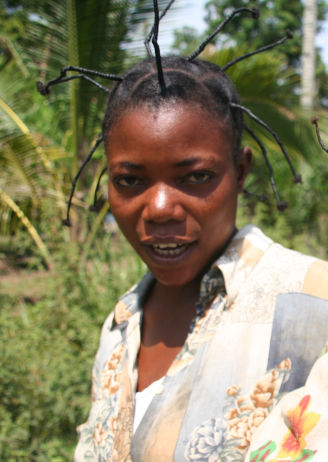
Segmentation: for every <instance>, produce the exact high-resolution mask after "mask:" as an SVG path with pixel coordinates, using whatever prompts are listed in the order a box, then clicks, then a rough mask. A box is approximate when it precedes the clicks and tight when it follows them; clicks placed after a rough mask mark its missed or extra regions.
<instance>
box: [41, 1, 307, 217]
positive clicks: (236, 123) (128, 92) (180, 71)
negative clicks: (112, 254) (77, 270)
mask: <svg viewBox="0 0 328 462" xmlns="http://www.w3.org/2000/svg"><path fill="white" fill-rule="evenodd" d="M173 3H174V0H171V1H170V2H169V3H168V5H167V7H166V8H165V9H164V10H163V12H162V13H161V14H160V13H159V9H158V3H157V0H153V5H154V25H153V27H152V28H151V31H150V33H149V35H148V36H147V37H146V40H145V46H146V49H147V52H148V55H149V57H148V58H147V59H146V60H144V61H142V62H141V63H139V64H137V65H135V66H134V67H132V68H131V69H130V70H129V71H128V72H127V73H126V74H125V75H123V76H119V75H114V74H105V73H102V72H98V71H95V70H91V69H85V68H81V67H74V66H67V67H65V68H63V69H62V70H61V72H60V75H59V76H58V77H57V78H56V79H54V80H51V81H50V82H48V83H47V84H43V83H42V82H37V89H38V91H39V92H40V93H41V94H42V95H47V94H49V92H50V87H51V86H53V85H57V84H59V83H63V82H67V81H69V80H73V79H78V78H80V79H84V80H87V81H88V82H90V83H92V84H93V85H95V86H97V87H98V88H100V89H101V90H103V91H104V92H106V93H108V94H109V97H108V103H107V110H106V114H105V118H104V121H103V128H102V133H101V134H100V135H99V136H98V138H97V140H96V143H95V145H94V146H93V147H92V149H91V151H90V153H89V154H88V156H87V157H86V158H85V160H84V162H83V163H82V165H81V167H80V169H79V171H78V172H77V174H76V176H75V178H74V179H73V182H72V189H71V194H70V197H69V200H68V207H67V217H66V219H65V220H63V224H65V225H67V226H69V225H70V219H69V211H70V207H71V203H72V198H73V195H74V191H75V187H76V183H77V181H78V179H79V176H80V175H81V173H82V171H83V169H84V168H85V166H86V165H87V163H88V162H89V161H90V160H91V158H92V155H93V154H94V152H95V150H96V149H97V147H98V146H99V145H100V144H101V143H102V142H104V141H105V144H106V145H107V141H108V135H109V133H110V130H111V128H112V126H113V125H114V124H115V122H116V121H117V119H118V117H119V116H120V115H122V113H123V112H124V111H126V110H127V109H132V108H136V107H141V106H143V107H144V106H148V107H151V108H159V107H160V106H161V105H163V104H164V103H167V102H169V103H172V104H181V103H188V104H189V103H196V104H197V105H198V106H200V107H201V108H202V109H203V110H205V111H206V112H208V113H210V114H211V115H214V116H216V118H217V119H219V120H220V122H222V123H224V125H225V127H227V128H228V129H229V130H230V135H231V143H232V147H233V153H234V160H235V162H236V163H238V154H239V153H240V146H241V138H242V132H243V129H245V130H246V131H247V132H248V133H249V134H250V135H251V136H252V137H253V139H254V140H255V142H256V143H257V145H258V146H259V148H260V150H261V152H262V154H263V157H264V159H265V162H266V164H267V167H268V170H269V178H270V182H271V185H272V189H273V192H274V194H275V197H276V201H277V208H278V210H284V209H285V208H286V207H287V205H288V204H287V202H284V201H282V200H281V199H280V196H279V193H278V190H277V187H276V183H275V180H274V171H273V168H272V165H271V163H270V161H269V158H268V155H267V152H266V148H265V146H264V144H263V143H262V141H261V140H260V138H259V137H258V136H257V135H256V133H255V132H254V131H253V130H252V129H251V128H250V127H249V126H248V125H247V124H246V123H245V122H244V120H243V115H244V114H246V115H247V116H248V117H250V118H251V119H253V120H254V121H255V122H257V123H258V124H259V125H261V126H262V127H264V128H265V129H266V130H267V131H268V132H269V133H270V134H271V135H272V136H273V138H274V139H275V141H276V142H277V144H278V145H279V147H280V149H281V151H282V154H283V156H284V157H285V159H286V161H287V162H288V164H289V166H290V169H291V172H292V174H293V176H294V182H295V183H300V182H301V181H302V180H301V177H300V175H298V174H296V172H295V169H294V167H293V164H292V162H291V160H290V158H289V156H288V154H287V152H286V150H285V147H284V145H283V143H282V141H281V140H280V138H279V136H278V135H277V134H276V133H275V132H274V131H273V130H272V129H271V128H270V127H269V126H268V125H267V124H266V123H265V122H264V121H262V120H261V119H259V118H258V117H257V116H256V115H255V114H253V113H252V112H251V111H250V110H249V109H247V108H246V107H244V106H242V105H241V103H240V100H239V96H238V93H237V90H236V88H235V86H234V84H233V83H232V81H231V80H230V79H229V77H227V75H226V74H225V71H226V70H227V69H228V68H229V67H231V66H232V65H234V64H236V63H238V62H240V61H242V60H243V59H246V58H249V57H250V56H253V55H255V54H257V53H261V52H264V51H267V50H269V49H271V48H274V47H275V46H277V45H279V44H281V43H283V42H284V41H285V40H287V39H290V38H292V34H291V32H290V31H287V32H286V35H285V36H284V37H282V38H281V39H280V40H278V41H276V42H274V43H271V44H269V45H266V46H263V47H261V48H259V49H257V50H255V51H252V52H249V53H246V54H245V55H243V56H240V57H238V58H236V59H234V60H233V61H231V62H229V63H227V64H225V65H224V66H223V67H219V66H217V65H215V64H213V63H210V62H207V61H203V60H201V59H199V58H198V56H199V55H200V53H201V52H202V51H203V50H204V48H205V46H206V45H207V44H208V43H209V42H210V41H211V40H212V39H213V38H214V37H215V36H216V35H217V34H218V33H219V32H220V31H221V30H222V29H223V28H224V26H225V25H226V24H227V23H228V22H230V21H231V19H232V18H233V17H234V16H236V15H239V14H249V15H251V16H252V17H253V18H254V19H257V18H258V17H259V12H258V10H257V9H249V8H244V7H243V8H238V9H236V10H234V11H233V12H232V13H231V14H230V15H229V16H228V17H227V18H226V19H225V20H224V21H223V22H222V23H221V24H220V25H219V26H218V27H217V28H216V29H215V30H214V31H213V32H212V33H211V34H210V35H209V36H208V37H207V38H206V39H205V40H204V41H203V42H202V43H201V44H200V45H199V47H198V48H197V50H195V52H194V53H192V54H191V55H190V56H188V57H181V56H170V57H165V58H163V57H162V56H161V54H160V47H159V44H158V29H159V24H160V21H161V19H162V18H163V17H164V16H165V14H166V13H167V12H168V10H169V9H170V7H171V6H172V4H173ZM150 42H152V45H153V49H154V52H155V56H153V55H152V51H151V47H150ZM71 71H73V72H78V74H74V75H67V74H68V72H71ZM94 77H100V78H104V79H107V80H111V81H116V82H117V84H116V85H115V86H114V88H113V89H112V90H110V89H109V88H107V87H106V86H104V85H102V84H100V83H99V82H98V81H97V80H95V79H94ZM105 172H106V169H103V170H102V172H101V174H100V177H99V179H98V183H97V186H96V193H95V199H94V205H95V203H96V199H97V191H98V189H99V184H100V179H101V177H102V176H103V175H104V173H105ZM245 192H246V193H247V194H252V193H250V192H247V191H245ZM258 197H259V199H260V200H265V198H264V197H263V196H258ZM93 208H95V207H93Z"/></svg>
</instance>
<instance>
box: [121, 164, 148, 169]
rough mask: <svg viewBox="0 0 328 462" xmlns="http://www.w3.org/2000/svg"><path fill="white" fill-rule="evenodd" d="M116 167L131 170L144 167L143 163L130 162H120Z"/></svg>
mask: <svg viewBox="0 0 328 462" xmlns="http://www.w3.org/2000/svg"><path fill="white" fill-rule="evenodd" d="M118 167H120V168H126V169H132V170H142V169H144V168H145V167H144V165H141V164H134V163H132V162H120V163H119V164H118Z"/></svg>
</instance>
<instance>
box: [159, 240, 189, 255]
mask: <svg viewBox="0 0 328 462" xmlns="http://www.w3.org/2000/svg"><path fill="white" fill-rule="evenodd" d="M191 245H192V244H191V243H189V244H178V243H175V242H172V243H166V244H151V245H150V248H151V249H152V251H153V252H154V253H155V254H157V255H159V256H160V257H176V256H179V255H181V254H183V253H184V252H185V251H186V250H187V249H188V247H190V246H191Z"/></svg>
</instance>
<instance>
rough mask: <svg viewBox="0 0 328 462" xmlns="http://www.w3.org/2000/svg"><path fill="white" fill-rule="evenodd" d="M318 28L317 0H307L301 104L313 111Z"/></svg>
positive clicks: (304, 13)
mask: <svg viewBox="0 0 328 462" xmlns="http://www.w3.org/2000/svg"><path fill="white" fill-rule="evenodd" d="M316 29H317V1H316V0H305V2H304V12H303V42H302V78H301V84H302V93H301V106H302V107H303V108H304V109H305V110H307V111H311V109H312V108H313V102H314V96H315V92H316V88H315V56H316V49H315V34H316Z"/></svg>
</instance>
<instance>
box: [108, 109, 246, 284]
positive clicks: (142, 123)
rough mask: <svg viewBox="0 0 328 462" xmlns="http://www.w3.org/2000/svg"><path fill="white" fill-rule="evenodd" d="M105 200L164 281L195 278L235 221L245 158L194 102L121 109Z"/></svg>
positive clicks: (112, 143)
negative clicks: (236, 156) (235, 153)
mask: <svg viewBox="0 0 328 462" xmlns="http://www.w3.org/2000/svg"><path fill="white" fill-rule="evenodd" d="M106 148H107V155H108V164H109V172H110V179H109V201H110V204H111V210H112V212H113V214H114V216H115V218H116V220H117V222H118V224H119V226H120V228H121V230H122V231H123V233H124V234H125V236H126V238H127V239H128V241H129V242H130V244H131V245H132V246H133V247H134V249H135V250H136V252H137V253H138V254H139V255H140V257H141V258H142V259H143V260H144V262H145V263H146V264H147V266H148V267H149V269H150V271H151V272H152V273H153V274H154V276H155V278H156V279H157V280H158V281H159V282H160V283H162V284H164V285H167V286H183V285H185V284H188V283H190V282H192V281H194V280H195V279H196V278H197V276H198V275H199V274H200V273H201V272H202V271H203V270H204V269H205V267H206V266H207V265H208V263H209V262H210V261H211V260H212V259H213V257H214V255H216V254H217V253H218V252H220V249H222V248H223V247H224V245H225V244H226V242H227V240H228V239H229V237H230V236H231V234H232V233H233V230H234V227H235V215H236V207H237V195H238V193H239V192H240V191H241V189H242V186H243V183H244V179H245V177H246V175H247V172H248V167H249V163H250V157H251V154H250V151H249V150H248V149H244V150H243V152H242V153H241V156H240V162H239V165H238V166H236V165H235V163H234V161H233V153H232V146H231V141H230V134H229V133H228V132H227V129H226V128H225V127H224V126H223V125H220V124H219V122H218V120H216V119H215V118H214V117H211V115H209V114H208V113H207V112H205V111H203V110H201V109H200V107H199V106H197V105H177V106H174V105H173V104H168V105H165V106H162V107H160V108H159V109H150V108H147V107H144V108H137V109H131V110H128V111H127V112H125V113H124V114H123V115H122V116H121V117H120V118H119V119H118V120H117V122H116V123H115V124H114V125H113V127H112V128H111V131H110V134H109V136H108V142H107V147H106Z"/></svg>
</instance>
